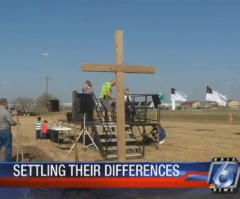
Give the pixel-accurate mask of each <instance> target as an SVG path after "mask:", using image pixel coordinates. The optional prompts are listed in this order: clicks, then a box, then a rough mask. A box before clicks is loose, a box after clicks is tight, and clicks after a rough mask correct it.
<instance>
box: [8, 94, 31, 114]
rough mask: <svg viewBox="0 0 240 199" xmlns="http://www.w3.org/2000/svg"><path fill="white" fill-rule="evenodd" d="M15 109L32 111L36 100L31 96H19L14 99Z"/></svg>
mask: <svg viewBox="0 0 240 199" xmlns="http://www.w3.org/2000/svg"><path fill="white" fill-rule="evenodd" d="M12 104H14V108H15V109H20V110H22V111H31V110H32V109H33V108H34V106H35V101H34V99H32V98H29V97H18V98H17V99H16V100H13V101H12Z"/></svg>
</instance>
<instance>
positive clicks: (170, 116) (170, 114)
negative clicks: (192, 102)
mask: <svg viewBox="0 0 240 199" xmlns="http://www.w3.org/2000/svg"><path fill="white" fill-rule="evenodd" d="M170 100H171V108H170V112H169V119H170V125H169V127H170V128H171V127H172V106H173V105H172V86H170Z"/></svg>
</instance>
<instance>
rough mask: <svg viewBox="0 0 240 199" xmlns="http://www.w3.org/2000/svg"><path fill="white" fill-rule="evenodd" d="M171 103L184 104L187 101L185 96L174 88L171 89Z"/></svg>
mask: <svg viewBox="0 0 240 199" xmlns="http://www.w3.org/2000/svg"><path fill="white" fill-rule="evenodd" d="M170 98H171V101H181V102H185V101H186V100H187V95H186V94H185V93H183V92H182V91H177V90H176V89H174V88H171V97H170Z"/></svg>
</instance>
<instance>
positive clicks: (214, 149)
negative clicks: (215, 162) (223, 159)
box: [0, 114, 240, 199]
mask: <svg viewBox="0 0 240 199" xmlns="http://www.w3.org/2000/svg"><path fill="white" fill-rule="evenodd" d="M163 116H164V114H163ZM180 116H181V114H180ZM191 117H194V115H192V116H191ZM56 118H57V119H66V118H65V114H61V115H57V116H56ZM173 118H174V117H173ZM173 118H171V120H169V119H167V117H165V118H163V119H162V122H161V123H162V125H163V126H164V127H165V128H166V131H167V139H166V142H165V144H164V145H163V146H162V147H161V148H159V149H158V150H157V149H156V148H155V147H154V146H148V147H146V153H145V154H146V155H145V157H144V158H143V159H135V160H129V161H209V160H210V159H211V158H213V157H214V156H232V157H237V158H238V159H240V154H239V149H240V145H239V141H240V128H239V125H230V124H221V123H223V121H221V120H216V123H208V124H206V123H204V122H203V121H199V119H195V120H194V122H193V120H191V121H190V122H184V121H179V120H180V117H179V116H176V115H175V119H173ZM19 119H20V123H21V125H20V129H19V134H20V137H21V139H20V140H21V145H22V148H23V152H24V154H25V158H26V161H29V160H30V161H38V162H42V161H45V162H49V161H67V162H70V161H74V159H75V156H74V152H72V153H71V154H70V155H68V154H67V152H68V150H69V148H70V145H69V144H61V145H59V146H58V144H57V143H53V142H51V141H50V140H36V139H35V138H36V137H35V136H36V135H35V124H34V123H35V121H36V117H20V118H19ZM42 119H43V120H44V119H46V120H48V121H49V124H51V122H52V120H53V116H42ZM183 120H188V119H186V118H185V119H183ZM198 121H199V122H198ZM16 135H17V131H16V127H14V128H13V143H14V154H13V155H15V156H14V158H13V159H14V160H16V138H17V136H16ZM78 146H79V147H78V153H79V161H99V160H102V157H101V156H100V154H99V153H98V152H96V151H91V150H90V151H87V152H86V151H84V150H83V148H82V144H79V145H78ZM3 156H4V154H3V151H1V154H0V158H1V159H3ZM4 191H6V193H5V194H4V195H8V194H9V193H11V191H10V190H8V189H4ZM2 192H3V189H2ZM25 192H28V194H27V196H28V197H27V198H39V199H40V198H45V199H48V198H49V199H50V198H51V199H53V198H68V199H71V198H84V199H88V198H89V199H110V198H116V199H118V198H126V199H154V198H156V199H160V198H161V199H165V198H168V199H173V198H179V199H193V198H194V199H195V198H196V199H201V198H203V196H204V197H205V198H206V199H208V198H209V199H214V198H222V199H225V198H226V199H230V198H231V199H235V198H239V194H236V195H235V194H233V195H232V194H231V195H229V194H227V195H213V194H212V193H211V191H210V190H209V189H171V191H170V190H168V189H89V190H85V189H77V190H72V189H71V191H70V192H69V193H68V195H67V196H65V195H63V193H65V190H61V189H53V190H46V189H33V190H29V189H26V190H25V189H14V193H15V196H17V197H13V199H15V198H19V197H18V196H20V195H24V198H26V193H25ZM9 198H10V197H9Z"/></svg>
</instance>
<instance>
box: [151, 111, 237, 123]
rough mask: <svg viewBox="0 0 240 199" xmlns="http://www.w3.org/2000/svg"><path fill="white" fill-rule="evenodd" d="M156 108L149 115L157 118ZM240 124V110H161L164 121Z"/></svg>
mask: <svg viewBox="0 0 240 199" xmlns="http://www.w3.org/2000/svg"><path fill="white" fill-rule="evenodd" d="M155 115H156V111H155V110H150V111H149V114H148V117H149V118H155V117H156V116H155ZM230 115H232V118H233V120H232V124H240V110H175V111H172V110H161V120H162V121H170V122H171V121H172V122H198V123H206V122H207V123H221V124H223V123H224V124H230Z"/></svg>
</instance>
